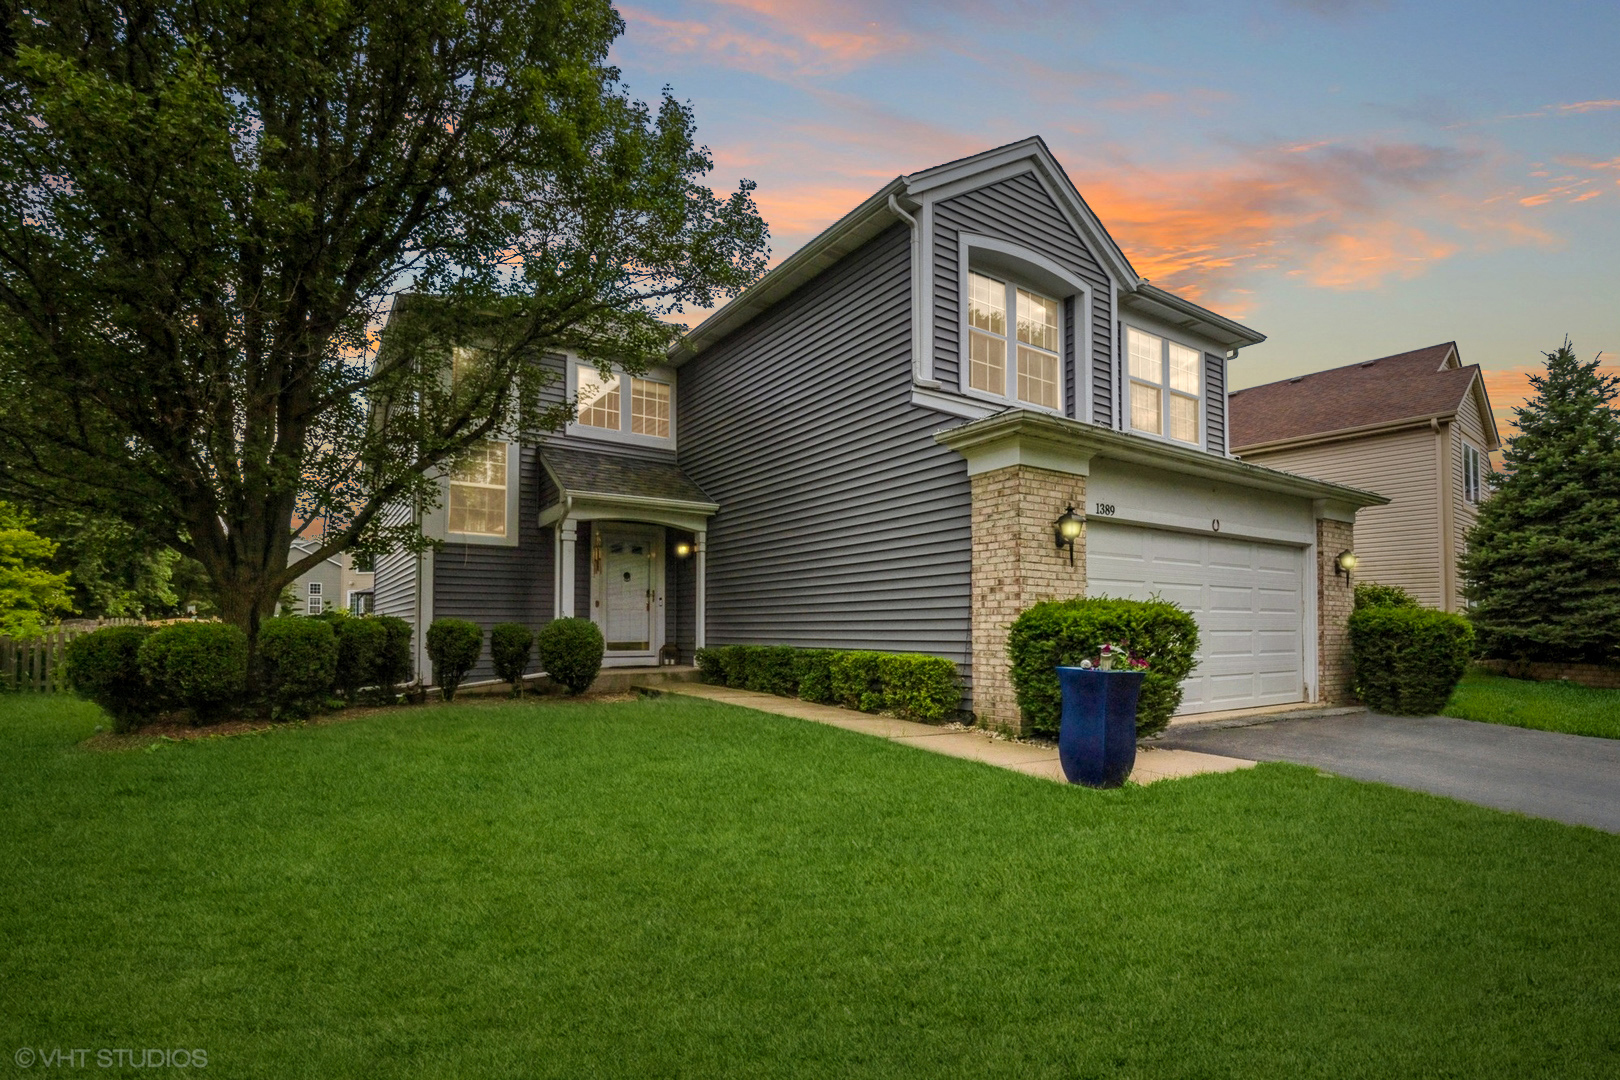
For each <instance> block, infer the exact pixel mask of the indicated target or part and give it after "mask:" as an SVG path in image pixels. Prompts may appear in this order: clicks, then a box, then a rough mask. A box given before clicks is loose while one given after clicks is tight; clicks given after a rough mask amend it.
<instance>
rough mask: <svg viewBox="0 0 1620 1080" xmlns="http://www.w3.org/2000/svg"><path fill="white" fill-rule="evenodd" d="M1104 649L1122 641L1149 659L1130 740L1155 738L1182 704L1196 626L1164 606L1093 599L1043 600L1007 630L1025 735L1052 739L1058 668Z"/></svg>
mask: <svg viewBox="0 0 1620 1080" xmlns="http://www.w3.org/2000/svg"><path fill="white" fill-rule="evenodd" d="M1107 642H1125V643H1126V644H1127V645H1128V646H1129V648H1130V651H1131V652H1132V653H1133V654H1134V655H1137V656H1140V657H1142V658H1143V659H1145V660H1147V662H1148V668H1147V677H1146V678H1145V679H1143V680H1142V692H1141V696H1140V697H1138V698H1137V702H1136V735H1137V738H1146V737H1147V736H1149V735H1157V734H1158V733H1159V732H1161V731H1163V730H1164V729H1165V727H1166V726H1167V725H1169V723H1170V717H1172V716H1174V715H1175V712H1176V709H1177V708H1178V707H1179V706H1180V705H1181V684H1182V681H1183V680H1185V679H1186V678H1187V676H1188V675H1189V674H1190V673H1191V672H1192V669H1193V665H1194V664H1196V663H1197V659H1196V654H1197V652H1198V623H1197V622H1196V621H1195V620H1194V619H1193V617H1192V616H1191V615H1190V614H1188V613H1187V612H1186V611H1184V610H1182V609H1181V608H1179V607H1177V606H1176V605H1175V604H1172V603H1170V602H1169V601H1166V600H1116V599H1114V598H1112V597H1107V596H1098V597H1089V598H1085V599H1076V600H1048V601H1045V602H1043V603H1039V604H1036V605H1035V606H1033V607H1031V608H1029V609H1028V610H1026V611H1025V612H1024V613H1023V614H1022V615H1020V616H1018V618H1017V619H1016V620H1015V621H1014V622H1013V624H1012V631H1011V633H1010V634H1009V635H1008V637H1007V655H1008V656H1009V657H1010V658H1011V660H1012V683H1013V689H1014V690H1015V691H1016V692H1017V695H1018V709H1019V712H1020V713H1021V714H1022V715H1023V718H1024V732H1025V733H1026V734H1035V735H1056V734H1057V733H1058V727H1059V725H1060V723H1061V721H1062V713H1063V694H1062V692H1061V691H1060V690H1059V689H1058V679H1057V671H1056V670H1055V669H1056V668H1057V667H1058V666H1059V665H1065V666H1072V665H1077V664H1079V663H1080V661H1082V660H1086V659H1089V658H1091V657H1094V656H1096V655H1097V652H1098V650H1099V649H1101V648H1102V647H1103V645H1104V644H1105V643H1107Z"/></svg>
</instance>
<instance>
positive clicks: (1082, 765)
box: [1057, 667, 1146, 788]
mask: <svg viewBox="0 0 1620 1080" xmlns="http://www.w3.org/2000/svg"><path fill="white" fill-rule="evenodd" d="M1057 675H1058V685H1059V686H1060V687H1061V688H1062V690H1063V724H1062V726H1061V727H1060V728H1059V729H1058V760H1060V761H1061V762H1063V775H1064V776H1067V777H1068V778H1069V783H1071V784H1084V785H1085V786H1086V787H1095V788H1114V787H1119V785H1121V784H1123V783H1124V782H1125V778H1126V777H1127V776H1129V775H1131V767H1132V766H1133V765H1135V764H1136V696H1137V694H1139V693H1141V691H1142V680H1143V679H1144V678H1145V677H1146V676H1145V675H1143V673H1142V672H1140V671H1097V670H1094V669H1091V668H1077V667H1060V668H1058V669H1057Z"/></svg>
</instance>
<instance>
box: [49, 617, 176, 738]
mask: <svg viewBox="0 0 1620 1080" xmlns="http://www.w3.org/2000/svg"><path fill="white" fill-rule="evenodd" d="M154 629H155V628H154V627H150V626H108V627H104V628H102V629H100V630H95V631H92V632H91V633H88V634H80V635H79V636H78V637H76V638H74V639H73V640H72V641H70V642H68V646H67V673H68V679H69V681H70V682H72V684H73V689H74V690H75V691H76V692H77V693H78V695H79V696H80V697H82V698H85V699H86V700H89V701H93V702H95V703H96V704H97V705H100V706H101V707H102V709H103V710H105V711H106V713H107V715H108V716H110V717H112V722H113V730H114V731H116V732H119V733H120V734H123V733H126V732H130V731H134V730H135V729H136V728H138V727H140V726H141V723H142V722H143V721H145V720H146V718H147V717H149V716H150V715H151V714H152V711H153V710H152V705H153V702H152V691H151V689H150V688H149V687H148V686H147V684H146V677H145V676H144V675H142V674H141V661H140V650H141V643H142V642H144V641H145V640H146V639H147V638H148V637H149V636H151V634H152V632H153V630H154Z"/></svg>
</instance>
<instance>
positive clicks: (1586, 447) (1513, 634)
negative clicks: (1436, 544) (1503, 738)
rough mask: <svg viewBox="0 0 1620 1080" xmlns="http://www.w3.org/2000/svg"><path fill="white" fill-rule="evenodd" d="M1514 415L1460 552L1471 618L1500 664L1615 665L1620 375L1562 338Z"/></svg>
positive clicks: (1619, 618) (1619, 610)
mask: <svg viewBox="0 0 1620 1080" xmlns="http://www.w3.org/2000/svg"><path fill="white" fill-rule="evenodd" d="M1546 355H1547V370H1546V372H1545V373H1544V374H1542V375H1537V376H1534V377H1532V378H1531V380H1530V381H1531V383H1532V384H1533V385H1534V387H1535V391H1536V393H1535V396H1534V397H1533V398H1531V399H1530V401H1528V402H1527V403H1526V404H1525V405H1524V406H1523V407H1521V408H1519V409H1517V410H1515V416H1516V419H1517V422H1518V427H1519V433H1518V434H1517V435H1515V436H1514V437H1512V438H1511V439H1509V440H1508V445H1507V450H1506V452H1505V453H1504V455H1503V459H1504V463H1505V470H1504V472H1503V473H1502V474H1500V475H1498V476H1496V477H1494V478H1493V483H1492V487H1493V488H1494V493H1493V494H1492V495H1491V497H1490V498H1489V499H1488V500H1486V502H1485V503H1484V505H1483V506H1482V507H1481V508H1480V513H1479V519H1478V521H1477V523H1476V524H1475V525H1474V528H1473V529H1472V530H1470V532H1469V534H1468V553H1467V554H1466V555H1465V556H1464V557H1463V560H1462V562H1463V572H1464V576H1465V579H1466V583H1467V584H1466V591H1467V596H1468V599H1469V601H1470V603H1471V605H1472V606H1471V607H1470V609H1469V617H1470V618H1471V619H1472V620H1473V622H1474V626H1475V628H1476V630H1477V631H1478V633H1479V640H1480V643H1481V645H1482V646H1483V647H1484V648H1485V650H1486V651H1487V653H1488V654H1490V655H1492V656H1497V657H1501V658H1504V659H1526V660H1555V661H1570V662H1580V661H1584V662H1589V663H1611V664H1612V663H1617V662H1620V413H1617V412H1616V410H1615V405H1614V402H1615V398H1616V397H1617V396H1620V377H1615V376H1612V375H1604V374H1602V373H1601V372H1600V371H1599V370H1598V360H1596V359H1593V360H1590V361H1584V362H1583V361H1581V360H1580V359H1578V358H1577V357H1576V355H1575V351H1574V350H1573V349H1572V348H1571V347H1570V345H1569V343H1568V342H1567V341H1566V342H1565V343H1564V346H1563V347H1562V348H1561V349H1559V350H1558V351H1557V352H1553V353H1548V354H1546Z"/></svg>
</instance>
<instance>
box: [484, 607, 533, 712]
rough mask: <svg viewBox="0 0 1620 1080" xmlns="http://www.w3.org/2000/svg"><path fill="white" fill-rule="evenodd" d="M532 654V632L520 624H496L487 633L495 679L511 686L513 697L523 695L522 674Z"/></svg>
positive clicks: (527, 666)
mask: <svg viewBox="0 0 1620 1080" xmlns="http://www.w3.org/2000/svg"><path fill="white" fill-rule="evenodd" d="M533 652H534V631H533V630H530V629H529V628H528V627H527V626H524V625H523V624H522V623H514V622H503V623H497V624H496V625H494V626H493V627H491V628H490V631H489V658H490V659H491V660H492V661H494V663H495V677H496V678H498V679H504V680H505V681H506V682H509V683H511V684H512V693H513V695H514V696H521V695H522V694H523V673H524V672H525V671H527V670H529V657H530V656H531V655H532V654H533Z"/></svg>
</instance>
